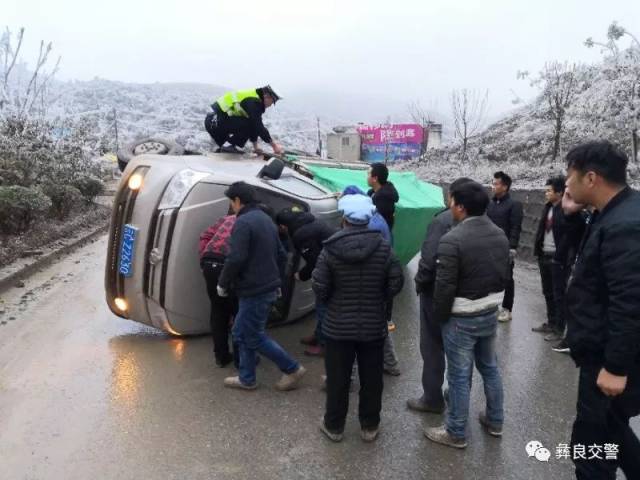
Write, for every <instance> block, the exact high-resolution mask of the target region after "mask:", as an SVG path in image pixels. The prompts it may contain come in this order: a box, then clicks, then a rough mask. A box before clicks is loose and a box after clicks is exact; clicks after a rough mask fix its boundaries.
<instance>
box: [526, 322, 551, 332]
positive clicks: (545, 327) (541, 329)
mask: <svg viewBox="0 0 640 480" xmlns="http://www.w3.org/2000/svg"><path fill="white" fill-rule="evenodd" d="M531 331H532V332H536V333H552V332H553V328H551V325H549V324H548V323H547V322H544V323H543V324H542V325H540V326H539V327H533V328H532V329H531Z"/></svg>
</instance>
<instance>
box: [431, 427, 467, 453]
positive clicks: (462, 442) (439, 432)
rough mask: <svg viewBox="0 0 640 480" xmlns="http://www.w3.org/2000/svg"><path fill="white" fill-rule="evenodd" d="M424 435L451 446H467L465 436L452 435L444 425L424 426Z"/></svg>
mask: <svg viewBox="0 0 640 480" xmlns="http://www.w3.org/2000/svg"><path fill="white" fill-rule="evenodd" d="M424 436H425V437H427V438H428V439H429V440H431V441H432V442H436V443H439V444H441V445H446V446H447V447H453V448H467V440H466V439H465V438H455V437H452V436H451V435H450V434H449V432H447V429H446V428H445V426H444V425H441V426H439V427H431V428H426V429H425V431H424Z"/></svg>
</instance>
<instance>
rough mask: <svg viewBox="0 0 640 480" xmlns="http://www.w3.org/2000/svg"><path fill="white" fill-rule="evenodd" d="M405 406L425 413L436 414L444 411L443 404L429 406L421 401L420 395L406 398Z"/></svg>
mask: <svg viewBox="0 0 640 480" xmlns="http://www.w3.org/2000/svg"><path fill="white" fill-rule="evenodd" d="M407 407H409V408H410V409H411V410H416V411H418V412H426V413H436V414H438V415H440V414H442V413H444V404H442V405H440V406H431V405H428V404H426V403H424V402H423V401H422V397H418V398H410V399H409V400H407Z"/></svg>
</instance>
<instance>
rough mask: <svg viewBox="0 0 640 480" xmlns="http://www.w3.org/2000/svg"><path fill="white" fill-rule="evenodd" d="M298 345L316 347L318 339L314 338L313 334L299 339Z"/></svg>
mask: <svg viewBox="0 0 640 480" xmlns="http://www.w3.org/2000/svg"><path fill="white" fill-rule="evenodd" d="M300 343H301V344H303V345H317V344H318V337H316V334H315V333H314V334H311V335H307V336H306V337H302V338H301V339H300Z"/></svg>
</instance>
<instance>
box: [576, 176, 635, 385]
mask: <svg viewBox="0 0 640 480" xmlns="http://www.w3.org/2000/svg"><path fill="white" fill-rule="evenodd" d="M567 310H568V316H567V322H568V331H567V341H568V342H569V346H570V348H571V356H572V357H573V359H574V360H575V362H576V364H577V365H578V366H581V365H585V364H596V365H602V366H604V368H606V369H607V371H609V372H610V373H612V374H614V375H626V374H627V373H628V372H629V371H630V369H632V368H635V369H637V368H639V367H640V193H638V192H636V191H634V190H631V189H630V188H628V187H627V188H626V189H624V190H623V191H622V192H620V193H619V194H618V195H617V196H616V197H614V198H613V199H612V200H611V201H610V202H609V203H608V204H607V206H606V207H605V208H604V209H603V210H602V212H599V213H597V214H595V215H594V217H593V221H592V223H591V225H589V226H588V227H587V231H586V232H585V238H584V240H583V242H582V245H581V246H580V250H579V252H578V258H577V260H576V264H575V269H574V272H573V275H572V277H571V279H570V280H569V287H568V289H567Z"/></svg>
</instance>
